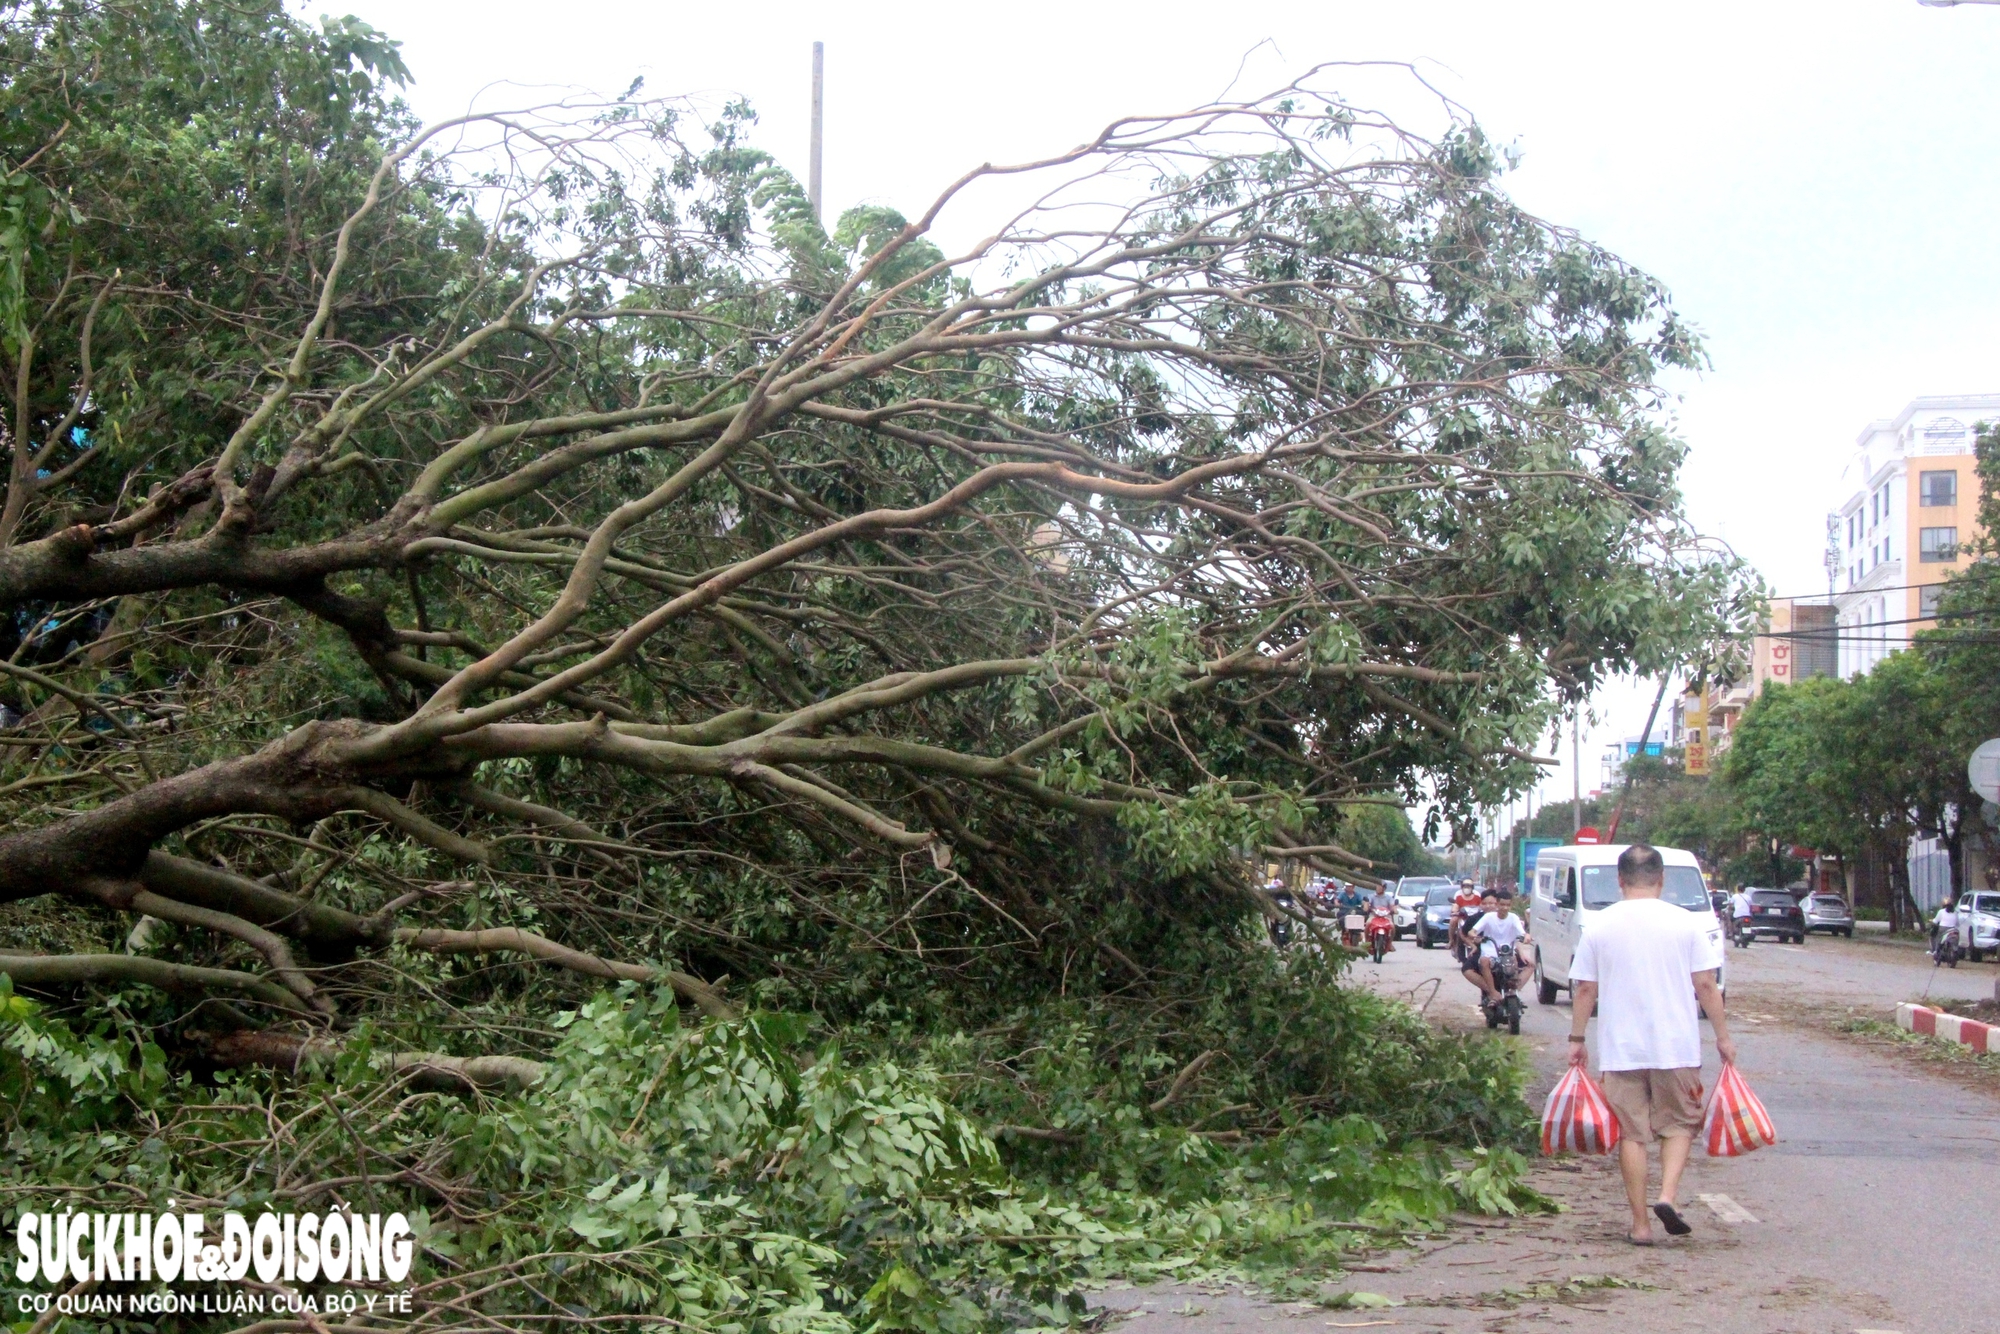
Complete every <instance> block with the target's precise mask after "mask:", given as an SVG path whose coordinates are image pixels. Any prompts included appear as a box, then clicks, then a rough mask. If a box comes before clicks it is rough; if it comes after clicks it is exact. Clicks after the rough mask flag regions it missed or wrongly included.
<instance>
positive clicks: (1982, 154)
mask: <svg viewBox="0 0 2000 1334" xmlns="http://www.w3.org/2000/svg"><path fill="white" fill-rule="evenodd" d="M300 12H302V13H304V14H306V15H308V16H314V15H317V14H319V13H322V12H329V13H349V12H351V13H355V14H358V15H359V16H360V17H362V18H364V19H366V20H367V21H369V22H370V23H372V24H374V25H375V26H377V27H379V28H382V29H383V30H385V31H386V32H388V33H389V34H390V35H391V36H394V37H397V38H400V39H401V40H402V42H403V44H404V54H405V56H406V58H407V59H408V61H409V63H410V66H411V68H412V70H413V71H414V72H415V74H416V79H417V82H416V84H415V85H414V87H413V88H411V90H410V94H409V95H410V100H411V101H412V103H413V104H414V105H415V107H416V108H417V110H418V111H419V113H421V114H422V115H424V116H425V117H427V118H437V117H442V116H445V115H449V114H453V113H456V112H460V111H463V110H464V109H465V108H466V107H467V105H468V104H470V103H472V102H474V101H475V100H477V101H478V102H479V103H480V104H482V105H496V104H502V103H505V102H512V101H518V92H511V91H508V90H496V89H494V88H493V85H495V84H499V83H505V82H512V83H515V84H527V85H542V86H550V85H554V86H559V87H584V88H591V89H596V90H602V91H608V92H612V93H617V92H620V91H622V90H623V89H624V88H625V87H626V86H627V85H628V84H629V83H630V82H631V81H632V79H633V78H635V77H637V76H641V75H643V76H644V77H645V80H646V90H647V92H649V93H654V94H667V93H694V94H706V95H710V96H729V95H735V94H741V95H743V96H745V97H747V98H748V99H749V100H750V101H751V103H752V104H753V105H754V107H755V108H756V110H757V112H758V114H759V117H760V127H759V129H758V130H757V133H756V136H755V137H756V140H757V142H758V143H759V144H761V145H762V146H763V147H765V148H767V149H769V150H770V151H772V152H773V153H775V154H776V155H777V156H778V157H779V158H780V159H782V160H784V161H785V162H787V163H788V164H789V165H791V166H792V167H793V168H794V170H795V171H796V172H797V174H798V175H799V176H800V177H801V178H803V177H804V175H805V159H806V143H807V106H808V74H809V68H810V52H811V43H812V42H813V40H814V39H819V40H823V41H824V42H826V44H827V94H826V122H827V149H826V193H827V209H828V213H829V216H833V215H837V214H838V213H839V212H840V210H842V209H844V208H846V207H848V206H850V205H852V204H856V203H861V202H879V203H886V204H890V205H893V206H895V207H897V208H901V209H903V210H905V211H906V212H912V211H916V210H919V209H921V207H922V206H923V205H924V204H925V203H927V202H928V201H929V200H930V198H931V197H932V196H933V195H934V194H935V193H936V191H937V190H938V188H939V187H940V186H942V185H943V184H945V183H946V182H948V181H949V180H951V179H952V178H954V177H956V176H957V175H959V174H960V173H961V172H962V171H963V170H965V169H966V168H967V167H970V166H974V165H977V164H978V163H980V162H983V161H1015V160H1022V159H1028V158H1034V157H1039V156H1042V155H1045V154H1047V153H1050V152H1054V151H1059V150H1061V149H1063V148H1067V147H1069V146H1071V145H1073V144H1075V143H1077V142H1078V141H1080V140H1082V139H1085V138H1088V137H1089V136H1090V135H1091V134H1093V133H1094V132H1095V131H1096V130H1097V129H1098V128H1099V127H1100V126H1101V125H1102V123H1103V122H1105V121H1107V120H1110V119H1112V118H1113V117H1115V116H1118V115H1121V114H1125V113H1128V112H1134V111H1170V110H1178V109H1180V108H1182V107H1185V106H1189V105H1193V104H1196V103H1198V102H1202V101H1205V100H1208V99H1210V98H1213V97H1215V96H1217V95H1218V94H1220V93H1222V92H1223V91H1224V90H1225V89H1226V88H1229V87H1230V86H1231V85H1232V84H1234V85H1235V88H1236V90H1237V91H1238V92H1243V93H1257V92H1263V91H1265V90H1266V89H1267V88H1270V87H1274V86H1276V85H1278V84H1281V83H1283V82H1285V81H1286V80H1288V79H1289V78H1291V77H1294V76H1296V75H1297V74H1299V73H1301V72H1303V71H1304V70H1306V69H1307V68H1309V67H1311V66H1312V65H1314V64H1316V63H1319V62H1322V61H1336V60H1338V61H1351V60H1399V61H1411V62H1416V63H1418V64H1419V65H1420V66H1421V68H1422V71H1423V73H1424V74H1425V76H1426V77H1427V78H1428V79H1430V80H1431V81H1432V82H1434V83H1435V84H1437V85H1438V86H1439V88H1441V89H1442V90H1443V91H1445V92H1447V93H1449V94H1450V95H1451V96H1452V97H1454V98H1456V99H1457V100H1458V101H1459V102H1460V103H1462V104H1463V105H1464V106H1465V108H1467V109H1468V110H1469V111H1470V112H1471V113H1472V114H1473V115H1474V116H1476V117H1477V118H1478V119H1479V120H1480V121H1481V122H1482V123H1483V124H1484V125H1485V127H1486V128H1487V131H1488V132H1489V134H1491V135H1492V136H1493V137H1494V138H1496V139H1498V140H1499V141H1501V142H1503V143H1505V142H1515V143H1517V144H1518V145H1519V147H1520V148H1521V150H1522V151H1523V153H1524V157H1523V159H1522V163H1521V166H1520V169H1519V170H1518V171H1516V172H1514V173H1513V174H1512V175H1510V176H1509V177H1507V179H1506V186H1507V188H1508V189H1509V190H1511V191H1512V192H1513V194H1514V195H1515V197H1516V198H1517V199H1519V200H1520V201H1521V202H1522V203H1523V204H1525V205H1526V206H1527V207H1529V208H1531V209H1533V210H1534V211H1535V212H1537V213H1539V214H1541V215H1542V216H1544V217H1546V218H1549V219H1550V220H1552V221H1555V222H1559V223H1562V224H1564V225H1567V226H1571V227H1574V228H1576V229H1577V230H1579V231H1580V232H1582V233H1583V234H1584V235H1586V236H1588V237H1589V238H1591V239H1592V240H1595V241H1597V242H1599V243H1601V244H1603V245H1605V246H1607V247H1609V248H1610V249H1612V250H1614V251H1616V252H1618V253H1619V254H1621V255H1623V256H1624V257H1625V258H1627V259H1629V260H1631V261H1633V262H1634V263H1636V264H1638V265H1640V266H1641V267H1643V268H1645V269H1647V270H1649V271H1650V272H1652V273H1653V274H1655V275H1657V276H1658V277H1659V278H1661V279H1662V280H1663V281H1664V282H1665V283H1666V284H1667V286H1668V287H1669V288H1670V289H1671V290H1672V292H1673V294H1674V297H1675V300H1676V302H1677V304H1678V305H1679V307H1680V309H1681V310H1682V311H1683V313H1684V314H1685V315H1686V316H1687V317H1688V318H1689V319H1690V320H1691V321H1692V323H1693V324H1694V325H1695V326H1696V327H1697V328H1699V329H1700V330H1701V331H1702V332H1703V334H1704V336H1705V338H1706V340H1707V346H1708V351H1709V355H1710V357H1711V358H1712V360H1713V363H1714V364H1713V368H1712V369H1711V370H1709V371H1708V372H1706V373H1704V374H1702V375H1701V376H1699V377H1689V378H1688V379H1686V380H1685V381H1684V382H1679V383H1677V388H1678V389H1679V390H1680V392H1681V394H1682V400H1681V403H1680V405H1679V409H1678V418H1679V425H1680V429H1681V432H1682V434H1683V435H1684V437H1685V438H1686V439H1687V441H1688V442H1689V444H1690V445H1691V447H1692V453H1691V455H1690V459H1689V463H1688V468H1687V472H1686V478H1685V485H1686V490H1687V495H1688V503H1689V509H1690V511H1691V512H1692V514H1693V517H1694V519H1695V521H1696V523H1697V524H1698V525H1699V526H1701V527H1702V528H1703V529H1704V530H1705V531H1707V532H1709V533H1712V534H1714V535H1716V536H1719V537H1721V538H1723V539H1725V540H1727V541H1728V542H1730V543H1731V544H1732V545H1733V546H1735V547H1736V549H1737V550H1738V551H1740V552H1741V553H1742V554H1743V555H1744V556H1746V557H1747V558H1748V559H1750V560H1751V561H1752V562H1753V563H1754V564H1755V565H1756V566H1757V567H1758V568H1759V569H1760V570H1761V571H1762V572H1763V573H1764V575H1765V577H1766V578H1767V579H1768V580H1769V581H1770V582H1771V584H1772V585H1773V587H1774V588H1775V590H1776V591H1777V592H1779V593H1812V592H1814V591H1819V590H1823V589H1824V587H1825V575H1824V572H1823V570H1822V567H1821V564H1820V552H1821V549H1822V545H1823V542H1824V522H1825V518H1824V516H1825V513H1826V511H1827V509H1828V508H1829V507H1830V506H1831V505H1832V504H1833V503H1835V502H1836V501H1837V500H1838V499H1839V497H1838V494H1837V486H1838V478H1839V472H1840V467H1841V464H1842V463H1843V462H1844V460H1845V457H1846V454H1847V451H1848V450H1849V449H1850V448H1851V447H1852V445H1853V443H1854V438H1855V436H1856V434H1857V433H1858V432H1859V431H1860V430H1861V428H1862V427H1863V426H1864V425H1865V424H1866V423H1867V422H1868V421H1869V420H1871V419H1873V418H1877V417H1888V416H1892V415H1894V413H1895V412H1896V411H1898V410H1899V409H1900V408H1901V407H1902V406H1903V404H1904V403H1906V402H1907V401H1908V400H1909V399H1910V398H1912V397H1914V396H1916V395H1919V394H1936V393H1965V392H1996V391H2000V359H1996V356H1995V353H1996V343H1997V342H2000V338H1996V334H1995V327H1996V326H1995V314H1996V311H2000V247H1996V246H1995V244H1994V241H1993V236H1994V230H1995V221H1996V219H2000V162H1996V154H1995V148H1996V140H2000V78H1996V77H1995V71H1996V70H2000V6H1986V5H1961V6H1958V7H1956V8H1951V9H1932V8H1926V7H1923V6H1920V5H1919V4H1917V3H1916V0H1866V2H1861V0H1856V2H1854V3H1825V2H1822V3H1814V4H1805V3H1800V4H1779V3H1770V2H1768V0H1767V2H1764V3H1758V4H1754V5H1750V4H1744V3H1743V2H1742V0H1734V3H1685V2H1682V3H1674V4H1666V3H1653V4H1648V3H1624V4H1607V3H1605V2H1604V0H1595V2H1594V3H1588V4H1585V3H1574V4H1571V3H1535V2H1533V0H1515V3H1511V4H1506V5H1496V4H1493V3H1491V2H1490V0H1484V2H1482V3H1463V4H1460V3H1422V2H1420V0H1393V2H1392V0H1375V3H1370V4H1357V3H1348V2H1346V0H1314V2H1313V3H1297V4H1294V3H1271V4H1259V3H1254V2H1252V3H1239V4H1235V5H1213V4H1203V5H1198V6H1197V5H1176V4H1172V3H1152V4H1147V5H1126V4H1119V5H1112V4H1103V3H1091V2H1090V0H1081V2H1079V0H1070V3H1064V4H1040V3H1016V4H1011V5H1006V6H986V5H982V6H971V5H943V4H935V3H933V4H922V5H917V4H888V3H879V0H878V2H877V3H871V4H863V5H848V6H827V5H817V4H816V5H796V4H788V3H778V2H771V3H763V4H758V5H714V4H707V5H699V6H696V5H681V4H673V3H659V2H658V0H653V2H651V3H637V2H635V0H569V3H566V4H562V5H551V4H549V3H547V0H532V2H530V0H479V3H476V4H475V3H463V2H461V0H425V2H424V3H421V4H411V3H409V0H398V2H397V3H390V2H389V0H346V2H345V3H339V2H336V3H333V4H321V5H315V4H307V5H303V6H300ZM1357 77H1358V76H1357ZM1652 695H1653V689H1652V687H1650V686H1639V685H1635V686H1631V687H1629V688H1623V689H1620V690H1617V691H1610V692H1606V695H1605V697H1604V698H1603V699H1602V700H1601V701H1600V705H1601V707H1602V709H1603V711H1604V712H1606V713H1607V714H1608V715H1609V721H1608V722H1607V723H1606V724H1605V725H1604V726H1602V727H1601V728H1600V729H1599V734H1598V735H1597V736H1596V737H1593V738H1591V739H1589V740H1588V741H1586V744H1585V747H1584V755H1585V760H1584V786H1585V787H1586V789H1588V788H1589V787H1592V786H1594V785H1595V783H1596V775H1597V772H1598V765H1597V760H1596V755H1597V753H1598V751H1599V749H1600V746H1601V743H1602V742H1603V741H1605V740H1609V739H1611V738H1612V737H1614V736H1616V735H1619V734H1623V733H1628V732H1629V733H1636V732H1637V731H1638V730H1639V727H1640V725H1641V724H1642V723H1643V722H1644V718H1645V713H1646V708H1647V706H1648V705H1649V704H1650V703H1651V702H1652ZM1567 750H1568V747H1567V746H1565V747H1564V751H1565V760H1567V754H1566V752H1567ZM1550 787H1551V789H1552V790H1559V791H1560V792H1561V793H1562V794H1563V795H1565V796H1566V795H1567V794H1568V791H1569V787H1570V780H1569V775H1568V773H1567V771H1566V770H1565V771H1564V772H1562V773H1560V774H1558V775H1556V776H1555V777H1554V778H1553V779H1552V781H1551V784H1550Z"/></svg>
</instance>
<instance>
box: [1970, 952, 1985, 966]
mask: <svg viewBox="0 0 2000 1334" xmlns="http://www.w3.org/2000/svg"><path fill="white" fill-rule="evenodd" d="M1965 957H1966V958H1968V959H1970V960H1972V961H1973V962H1974V963H1984V962H1986V951H1985V950H1967V951H1966V952H1965Z"/></svg>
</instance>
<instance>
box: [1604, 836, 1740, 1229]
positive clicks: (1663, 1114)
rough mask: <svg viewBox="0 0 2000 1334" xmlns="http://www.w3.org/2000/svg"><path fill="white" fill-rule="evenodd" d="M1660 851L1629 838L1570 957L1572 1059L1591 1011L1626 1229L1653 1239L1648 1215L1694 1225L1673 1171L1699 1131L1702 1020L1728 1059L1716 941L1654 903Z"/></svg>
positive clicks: (1697, 924) (1698, 922)
mask: <svg viewBox="0 0 2000 1334" xmlns="http://www.w3.org/2000/svg"><path fill="white" fill-rule="evenodd" d="M1665 884H1666V871H1665V868H1664V867H1663V866H1662V864H1661V861H1660V854H1659V853H1658V852H1657V851H1655V850H1654V849H1653V848H1651V847H1648V846H1647V845H1646V844H1644V843H1634V844H1633V845H1632V846H1631V847H1629V848H1627V849H1625V851H1624V852H1623V853H1621V854H1619V857H1618V889H1619V893H1620V895H1621V897H1620V899H1619V901H1618V902H1617V903H1614V904H1611V905H1610V906H1608V907H1606V908H1604V909H1602V910H1601V911H1599V912H1596V913H1593V914H1592V915H1591V919H1590V921H1589V922H1587V923H1586V924H1585V926H1584V928H1583V934H1582V936H1581V937H1580V938H1579V939H1578V941H1577V945H1576V955H1575V958H1574V959H1573V960H1572V961H1571V963H1570V968H1569V976H1570V982H1571V991H1570V995H1571V998H1572V1004H1573V1008H1572V1010H1571V1014H1570V1024H1569V1029H1570V1032H1569V1061H1570V1064H1571V1065H1575V1066H1583V1065H1585V1064H1587V1062H1588V1060H1589V1052H1588V1048H1589V1044H1588V1043H1587V1042H1586V1041H1585V1034H1586V1029H1587V1027H1588V1025H1589V1023H1590V1016H1591V1011H1592V1010H1593V1009H1595V1010H1596V1012H1597V1068H1598V1072H1599V1077H1600V1080H1601V1082H1602V1083H1603V1085H1604V1097H1605V1100H1606V1101H1607V1102H1609V1103H1610V1104H1611V1110H1612V1111H1614V1112H1616V1113H1617V1114H1618V1124H1619V1128H1620V1138H1619V1141H1618V1169H1619V1172H1620V1174H1621V1175H1622V1176H1623V1177H1624V1178H1625V1196H1626V1199H1627V1200H1628V1201H1629V1202H1630V1204H1631V1206H1632V1226H1631V1229H1630V1231H1628V1232H1627V1233H1626V1236H1627V1238H1628V1239H1629V1240H1630V1241H1631V1242H1632V1244H1633V1245H1635V1246H1650V1245H1652V1244H1653V1220H1654V1218H1658V1219H1659V1221H1660V1223H1661V1224H1662V1225H1663V1226H1664V1227H1665V1228H1666V1230H1667V1234H1668V1235H1669V1236H1675V1237H1678V1236H1685V1235H1686V1234H1687V1233H1688V1232H1691V1231H1693V1229H1692V1228H1690V1227H1689V1226H1688V1223H1687V1220H1686V1219H1685V1218H1683V1217H1681V1213H1680V1210H1679V1208H1678V1207H1677V1197H1678V1195H1679V1193H1680V1185H1681V1173H1682V1171H1683V1170H1684V1169H1685V1168H1686V1167H1687V1161H1688V1153H1689V1151H1690V1150H1691V1149H1692V1148H1693V1146H1694V1136H1695V1132H1696V1131H1697V1130H1699V1129H1700V1128H1701V1018H1700V1016H1701V1015H1702V1014H1706V1015H1707V1016H1708V1021H1709V1023H1710V1025H1711V1026H1712V1027H1713V1028H1714V1029H1715V1050H1716V1051H1717V1053H1719V1054H1720V1055H1721V1057H1722V1059H1723V1061H1724V1062H1725V1063H1727V1064H1733V1063H1734V1062H1735V1060H1736V1043H1735V1041H1734V1040H1732V1039H1731V1038H1730V1036H1729V1021H1728V1019H1727V1018H1726V1017H1725V1016H1724V1014H1723V1005H1722V989H1721V988H1720V987H1719V986H1717V985H1716V975H1717V972H1718V970H1719V969H1720V968H1721V967H1722V945H1721V942H1720V941H1719V940H1711V939H1710V937H1709V933H1708V928H1707V926H1706V919H1705V918H1703V917H1702V916H1701V915H1699V914H1697V913H1691V912H1689V911H1687V910H1686V909H1685V908H1680V907H1677V906H1675V905H1674V904H1671V903H1668V902H1666V901H1664V900H1663V899H1661V897H1660V891H1661V890H1662V889H1663V888H1664V887H1665ZM1654 1140H1658V1141H1659V1144H1660V1193H1659V1195H1658V1196H1657V1197H1655V1198H1654V1199H1653V1201H1652V1207H1651V1208H1650V1209H1649V1208H1648V1207H1647V1203H1648V1202H1647V1197H1646V1177H1647V1170H1648V1161H1647V1148H1648V1146H1649V1145H1651V1144H1652V1143H1653V1141H1654Z"/></svg>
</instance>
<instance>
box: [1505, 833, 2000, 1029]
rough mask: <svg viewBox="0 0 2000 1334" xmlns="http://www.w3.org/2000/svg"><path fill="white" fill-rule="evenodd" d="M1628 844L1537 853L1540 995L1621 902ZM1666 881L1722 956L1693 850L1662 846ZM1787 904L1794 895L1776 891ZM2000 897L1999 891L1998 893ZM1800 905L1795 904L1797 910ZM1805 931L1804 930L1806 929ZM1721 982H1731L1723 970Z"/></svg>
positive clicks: (1563, 981) (1532, 903)
mask: <svg viewBox="0 0 2000 1334" xmlns="http://www.w3.org/2000/svg"><path fill="white" fill-rule="evenodd" d="M1624 851H1625V845H1623V844H1617V843H1601V844H1583V845H1580V846H1579V845H1571V846H1568V847H1559V848H1543V849H1542V850H1541V851H1540V852H1539V853H1537V854H1536V857H1535V876H1534V887H1533V891H1532V893H1531V894H1530V897H1529V908H1528V929H1529V930H1530V931H1532V932H1533V933H1534V937H1535V944H1536V950H1535V953H1536V955H1537V958H1538V967H1537V968H1536V974H1535V983H1536V986H1535V998H1536V999H1537V1000H1539V1001H1540V1002H1541V1003H1542V1004H1544V1005H1554V1004H1555V1003H1556V995H1557V993H1558V992H1562V991H1567V990H1569V989H1570V978H1569V965H1570V960H1571V959H1572V958H1574V957H1575V955H1576V943H1577V940H1578V938H1579V937H1580V936H1581V935H1582V934H1583V924H1584V922H1585V921H1587V920H1588V919H1589V916H1590V914H1592V913H1594V912H1597V911H1598V910H1600V909H1603V908H1607V907H1609V906H1610V905H1612V904H1614V903H1616V902H1618V900H1619V899H1621V898H1623V897H1624V895H1623V894H1622V893H1621V892H1620V890H1619V888H1618V858H1619V856H1620V855H1621V854H1622V853H1623V852H1624ZM1659 852H1660V860H1661V861H1662V862H1664V863H1665V864H1666V865H1665V870H1666V884H1665V886H1664V887H1663V888H1662V890H1661V891H1660V897H1661V898H1662V899H1665V900H1666V901H1667V902H1668V903H1671V904H1673V905H1674V906H1675V907H1679V908H1685V909H1687V910H1688V911H1689V912H1691V913H1697V914H1699V915H1700V916H1701V917H1702V918H1703V922H1702V925H1703V926H1704V927H1705V928H1706V929H1707V930H1708V932H1709V936H1710V940H1711V942H1712V944H1713V945H1714V948H1715V951H1716V953H1717V954H1720V953H1721V952H1722V923H1720V922H1718V921H1717V920H1716V918H1715V913H1714V911H1713V910H1712V909H1711V908H1710V907H1709V899H1708V886H1707V884H1706V883H1705V882H1704V881H1703V880H1702V877H1701V864H1700V863H1699V862H1697V861H1696V860H1695V856H1694V854H1693V853H1692V852H1688V851H1685V850H1683V849H1681V848H1661V849H1660V850H1659ZM1777 892H1778V894H1779V897H1781V898H1783V899H1784V900H1785V901H1786V902H1787V903H1790V902H1791V898H1792V896H1791V895H1789V894H1786V893H1784V892H1783V891H1782V890H1780V891H1777ZM1995 897H1996V898H2000V895H1996V896H1995ZM1797 910H1798V909H1797V905H1796V904H1794V905H1793V911H1794V912H1796V911H1797ZM1801 929H1803V928H1801ZM1716 981H1717V982H1719V983H1722V984H1723V985H1724V987H1725V988H1726V987H1727V985H1728V983H1727V982H1726V980H1725V979H1724V977H1723V975H1722V973H1721V971H1720V970H1718V972H1717V975H1716Z"/></svg>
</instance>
